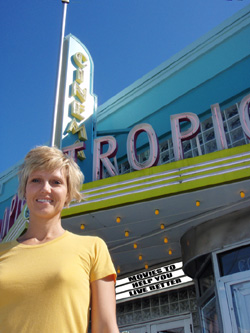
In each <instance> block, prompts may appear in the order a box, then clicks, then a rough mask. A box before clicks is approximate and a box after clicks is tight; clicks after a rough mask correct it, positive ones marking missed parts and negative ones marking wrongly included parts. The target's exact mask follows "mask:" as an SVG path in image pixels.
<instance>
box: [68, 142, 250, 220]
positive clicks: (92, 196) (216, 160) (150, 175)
mask: <svg viewBox="0 0 250 333" xmlns="http://www.w3.org/2000/svg"><path fill="white" fill-rule="evenodd" d="M248 152H249V156H247V157H248V159H249V158H250V144H247V145H244V146H240V147H235V148H231V149H227V150H221V151H217V152H213V153H211V154H206V155H202V156H198V157H194V158H190V159H185V160H181V161H177V162H173V163H169V164H164V165H160V166H156V167H152V168H149V169H144V170H141V171H135V172H132V173H128V174H124V175H119V176H114V177H110V178H106V179H102V180H98V181H95V182H92V183H88V184H86V185H84V186H83V192H85V193H86V200H85V201H84V202H83V204H78V205H74V206H73V205H72V206H71V207H70V208H68V209H64V210H63V212H62V217H66V216H70V215H76V214H84V213H87V212H91V211H96V210H101V209H108V208H111V207H116V206H121V205H126V204H130V203H135V202H140V201H146V200H154V199H157V198H160V197H164V196H171V195H176V194H180V193H184V192H191V191H195V190H200V189H203V188H207V187H211V186H219V185H223V184H226V183H231V182H235V181H239V180H243V179H246V178H249V177H250V161H247V162H246V161H244V156H237V155H240V154H244V153H248ZM224 159H227V160H226V161H225V160H224ZM207 163H208V165H206V164H207ZM229 163H234V164H232V165H226V164H229ZM204 164H205V165H204ZM215 167H216V168H215ZM186 168H188V169H186ZM206 168H208V170H206ZM209 168H210V169H209ZM212 168H215V169H212ZM204 169H205V170H204ZM191 172H192V173H191ZM215 173H218V174H217V175H215ZM166 177H173V178H171V179H164V178H166ZM202 177H204V178H202ZM156 181H157V182H156ZM176 182H178V184H176ZM88 201H89V202H88Z"/></svg>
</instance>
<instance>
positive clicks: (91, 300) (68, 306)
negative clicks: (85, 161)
mask: <svg viewBox="0 0 250 333" xmlns="http://www.w3.org/2000/svg"><path fill="white" fill-rule="evenodd" d="M82 181H83V175H82V173H81V171H80V169H79V167H78V166H77V164H76V163H75V162H74V161H73V160H72V159H71V158H69V157H68V156H66V155H64V154H63V153H62V152H61V150H59V149H57V148H51V147H47V146H41V147H37V148H34V149H32V150H31V151H30V152H29V153H28V154H27V156H26V158H25V161H24V163H23V165H22V168H21V170H20V181H19V197H20V198H25V200H26V202H27V205H28V208H29V213H30V219H29V227H28V229H27V231H26V233H25V234H24V235H22V236H21V237H19V238H18V239H17V240H15V241H12V242H9V243H5V244H0V295H1V296H0V332H4V333H6V332H10V333H38V332H39V333H57V332H58V333H59V332H60V333H64V332H65V333H82V332H84V333H85V332H87V330H88V322H89V308H91V331H92V332H94V333H106V332H107V333H117V332H118V328H117V324H116V315H115V291H114V281H115V278H116V273H115V269H114V266H113V264H112V261H111V259H110V255H109V253H108V250H107V246H106V244H105V243H104V242H103V241H102V240H101V239H100V238H98V237H90V236H79V235H74V234H72V233H70V232H68V231H65V230H64V229H63V227H62V225H61V211H62V209H63V207H65V206H68V205H69V203H70V201H71V200H73V199H74V200H77V201H80V200H81V194H80V185H81V183H82Z"/></svg>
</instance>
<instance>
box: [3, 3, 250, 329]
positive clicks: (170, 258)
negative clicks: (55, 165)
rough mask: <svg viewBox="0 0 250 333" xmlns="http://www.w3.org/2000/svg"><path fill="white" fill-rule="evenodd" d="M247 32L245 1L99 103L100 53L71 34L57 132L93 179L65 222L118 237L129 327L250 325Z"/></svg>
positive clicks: (6, 219) (121, 297)
mask: <svg viewBox="0 0 250 333" xmlns="http://www.w3.org/2000/svg"><path fill="white" fill-rule="evenodd" d="M249 35H250V6H247V7H245V8H244V9H243V10H241V11H239V12H238V13H236V14H235V15H234V16H232V17H231V18H230V19H228V20H226V21H224V22H223V23H222V24H220V25H219V26H218V27H216V28H215V29H213V30H212V31H210V32H209V33H208V34H206V35H205V36H203V37H202V38H200V39H198V40H197V41H196V42H194V43H193V44H191V45H189V46H188V47H187V48H185V49H184V50H182V51H181V52H179V53H178V54H176V55H175V56H174V57H172V58H170V59H168V60H166V62H164V63H163V64H161V65H160V66H159V67H157V68H155V69H154V70H153V71H151V72H150V73H148V74H146V75H145V76H143V77H142V78H141V79H139V80H138V81H136V82H135V83H133V84H132V85H131V86H129V87H128V88H126V89H124V90H123V91H121V92H120V93H118V94H117V95H115V96H114V97H113V98H111V99H110V100H108V101H107V102H106V103H104V104H103V105H101V106H97V105H96V104H97V103H96V97H95V95H94V94H93V89H92V86H93V62H92V59H91V56H90V54H89V53H88V51H87V49H86V48H85V46H84V45H83V44H82V43H81V42H80V41H78V40H77V38H75V37H74V36H72V35H69V36H67V37H66V38H65V45H64V60H63V63H64V72H63V78H64V81H63V84H62V86H61V90H60V94H61V95H60V96H61V98H60V101H61V105H59V107H60V108H61V109H62V110H63V112H62V117H61V118H60V119H58V124H59V125H58V128H57V135H58V136H60V139H61V147H62V149H63V151H64V152H65V153H68V154H71V155H72V156H73V157H74V158H75V159H76V160H77V162H78V163H79V165H80V167H81V168H82V169H83V172H84V173H85V175H86V182H85V184H84V186H83V193H84V194H85V200H84V201H82V202H81V203H75V202H72V203H71V205H70V208H68V209H64V210H63V214H62V223H63V226H64V228H66V229H68V230H70V231H72V232H74V233H78V234H81V235H97V236H100V237H101V238H103V239H104V240H105V241H106V242H107V244H108V247H109V249H110V253H111V256H112V259H113V262H114V264H115V267H116V269H117V273H118V281H117V285H116V297H117V318H118V324H119V328H120V331H121V332H130V333H139V332H140V333H146V332H147V333H150V332H152V333H156V332H185V333H186V332H225V333H230V332H232V333H234V332H250V319H249V315H248V313H249V308H250V217H249V216H250V179H249V176H250V111H249V105H250V76H249V73H250V43H249ZM96 75H98V73H96ZM68 91H70V94H68V93H67V92H68ZM61 124H62V125H61ZM61 133H62V134H61ZM17 170H18V165H16V166H14V167H13V168H11V169H10V170H7V171H6V172H5V173H4V174H2V175H1V195H0V208H1V211H2V216H3V214H4V216H3V220H2V222H1V239H2V241H7V240H10V239H13V238H15V237H17V236H18V235H19V234H20V233H22V232H23V230H24V229H25V228H26V225H27V223H28V212H27V209H26V205H25V203H23V202H20V200H18V198H17V197H16V196H15V197H14V198H13V200H12V202H11V198H12V197H13V196H14V195H15V193H16V189H17V180H16V174H17ZM5 207H10V208H5ZM4 209H5V213H3V211H4Z"/></svg>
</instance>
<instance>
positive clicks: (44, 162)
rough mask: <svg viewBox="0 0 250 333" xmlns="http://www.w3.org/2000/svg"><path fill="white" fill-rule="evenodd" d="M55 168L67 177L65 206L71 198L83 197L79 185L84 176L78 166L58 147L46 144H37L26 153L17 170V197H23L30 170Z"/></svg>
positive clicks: (79, 199)
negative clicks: (61, 170)
mask: <svg viewBox="0 0 250 333" xmlns="http://www.w3.org/2000/svg"><path fill="white" fill-rule="evenodd" d="M56 169H63V170H64V172H65V176H66V179H67V188H68V199H67V202H65V206H69V203H70V202H71V201H72V200H73V199H74V200H76V201H78V202H79V201H81V200H82V198H83V197H82V194H81V193H80V187H81V184H82V183H83V180H84V176H83V174H82V172H81V170H80V168H79V166H78V165H77V164H76V163H75V161H74V160H73V159H72V158H71V157H69V156H68V155H65V154H64V153H63V152H62V151H61V150H60V149H58V148H56V147H48V146H38V147H36V148H34V149H31V150H30V152H29V153H28V154H27V155H26V157H25V159H24V163H23V164H22V165H21V168H20V171H19V188H18V196H19V198H20V199H24V198H25V191H26V185H27V181H28V177H29V175H30V174H31V173H32V172H34V171H37V170H45V171H51V172H53V171H54V170H56Z"/></svg>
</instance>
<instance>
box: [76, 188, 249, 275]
mask: <svg viewBox="0 0 250 333" xmlns="http://www.w3.org/2000/svg"><path fill="white" fill-rule="evenodd" d="M245 196H246V194H245V192H244V191H240V197H241V198H242V199H243V198H245ZM195 205H196V206H197V207H199V206H200V205H201V202H200V201H199V200H196V202H195ZM154 213H155V215H159V214H160V211H159V209H155V211H154ZM116 222H117V223H120V222H121V217H119V216H118V217H116ZM80 228H81V230H84V229H85V224H81V226H80ZM160 228H161V230H164V229H165V225H164V224H163V223H162V224H161V225H160ZM125 237H129V231H128V230H126V231H125ZM163 241H164V243H165V244H167V243H168V238H167V237H164V240H163ZM133 247H134V249H137V247H138V245H137V243H134V244H133ZM172 253H173V252H172V250H171V249H169V250H168V254H169V255H172ZM138 259H139V260H140V261H141V260H142V259H143V257H142V255H141V254H140V255H139V257H138ZM144 267H145V269H148V264H145V265H144ZM116 271H117V274H120V273H121V269H120V266H118V267H117V269H116Z"/></svg>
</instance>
